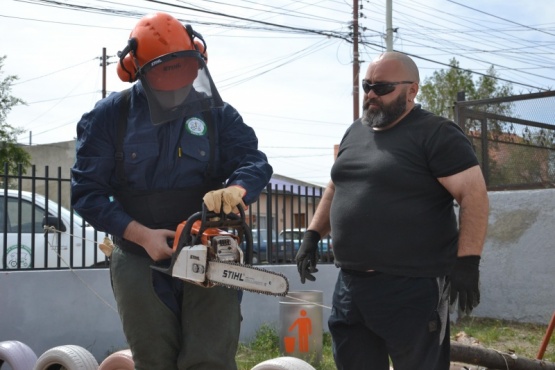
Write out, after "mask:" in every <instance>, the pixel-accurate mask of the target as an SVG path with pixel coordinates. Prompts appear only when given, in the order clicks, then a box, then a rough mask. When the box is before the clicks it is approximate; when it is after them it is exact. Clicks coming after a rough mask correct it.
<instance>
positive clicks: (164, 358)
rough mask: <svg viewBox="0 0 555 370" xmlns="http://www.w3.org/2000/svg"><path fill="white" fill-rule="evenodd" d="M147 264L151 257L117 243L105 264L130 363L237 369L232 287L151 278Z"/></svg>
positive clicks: (158, 369)
mask: <svg viewBox="0 0 555 370" xmlns="http://www.w3.org/2000/svg"><path fill="white" fill-rule="evenodd" d="M151 264H152V260H151V259H150V258H146V257H143V256H139V255H136V254H133V253H129V252H124V251H122V250H121V249H119V248H117V247H116V248H115V249H114V252H113V254H112V260H111V264H110V272H111V275H112V285H113V290H114V295H115V298H116V303H117V306H118V311H119V314H120V318H121V321H122V324H123V331H124V334H125V337H126V339H127V342H128V344H129V348H130V349H131V352H132V354H133V360H134V362H135V369H136V370H187V369H195V370H236V369H237V365H236V363H235V354H236V352H237V346H238V342H239V330H240V322H241V313H240V304H239V298H238V294H237V291H235V290H233V289H228V288H223V287H215V288H203V287H200V286H197V285H194V284H189V283H181V282H179V281H176V279H167V278H160V276H158V277H157V278H156V279H154V280H155V282H153V274H158V273H159V272H156V271H153V270H152V269H151V268H150V265H151ZM172 280H173V281H172ZM154 283H155V284H156V291H155V289H154V286H153V284H154ZM177 286H179V289H176V287H177ZM172 294H173V296H172ZM160 297H163V300H164V302H162V300H161V299H160ZM172 299H173V301H174V303H173V304H172V303H171V301H172ZM170 307H171V308H170Z"/></svg>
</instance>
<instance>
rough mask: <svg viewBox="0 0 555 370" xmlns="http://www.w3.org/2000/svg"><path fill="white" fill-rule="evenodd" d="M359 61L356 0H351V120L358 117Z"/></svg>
mask: <svg viewBox="0 0 555 370" xmlns="http://www.w3.org/2000/svg"><path fill="white" fill-rule="evenodd" d="M359 74H360V62H359V54H358V0H353V121H356V120H357V119H358V118H359V116H360V115H359V109H360V107H359V106H360V98H359V91H360V90H359V89H360V76H359Z"/></svg>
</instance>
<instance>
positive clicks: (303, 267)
mask: <svg viewBox="0 0 555 370" xmlns="http://www.w3.org/2000/svg"><path fill="white" fill-rule="evenodd" d="M319 241H320V234H318V233H317V232H316V231H314V230H306V232H305V233H304V236H303V242H302V243H301V246H300V247H299V251H298V252H297V256H296V257H295V261H297V270H299V275H301V283H303V284H304V282H305V280H310V281H315V280H316V278H315V277H314V275H312V273H314V272H318V269H317V268H316V263H317V262H318V242H319Z"/></svg>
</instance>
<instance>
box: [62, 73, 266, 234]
mask: <svg viewBox="0 0 555 370" xmlns="http://www.w3.org/2000/svg"><path fill="white" fill-rule="evenodd" d="M121 101H122V94H121V93H113V94H111V95H110V96H108V97H107V98H105V99H103V100H101V101H99V102H98V103H97V104H96V105H95V107H94V109H93V110H92V111H90V112H88V113H86V114H84V115H83V117H82V118H81V120H80V121H79V123H78V124H77V144H76V162H75V164H74V166H73V168H72V205H73V207H74V209H75V210H76V211H77V212H78V213H79V214H80V215H81V216H82V217H83V218H84V219H85V220H87V221H88V222H89V223H90V224H91V225H92V226H94V227H95V228H96V229H98V230H100V231H104V232H107V233H109V234H111V235H114V236H117V237H122V236H123V232H124V231H125V229H126V227H127V225H128V224H129V223H130V222H131V221H132V218H131V216H129V215H128V214H127V213H126V212H125V211H124V210H123V208H122V207H121V205H120V204H119V203H118V202H117V201H114V200H113V195H114V193H115V192H116V189H117V188H118V186H119V185H118V182H117V178H116V161H115V153H116V150H117V130H118V127H117V126H118V116H119V114H120V104H121ZM211 117H212V118H211V121H212V124H213V125H215V131H216V134H215V138H216V148H215V160H214V161H213V163H214V171H213V172H212V173H213V174H214V175H215V176H216V178H217V180H218V181H221V182H225V184H226V186H230V185H240V186H242V187H243V188H245V189H246V191H247V193H246V195H245V197H244V201H245V203H246V204H250V203H252V202H254V201H256V199H257V197H258V195H259V194H260V192H261V191H262V190H263V189H264V188H265V186H266V185H267V183H268V182H269V180H270V178H271V175H272V173H273V171H272V167H271V166H270V165H269V163H268V161H267V157H266V155H265V154H264V153H262V152H261V151H259V150H258V139H257V137H256V135H255V133H254V130H253V129H252V128H251V127H249V126H247V125H246V124H245V123H244V122H243V119H242V117H241V116H240V115H239V113H238V112H237V111H236V110H235V109H234V108H233V107H232V106H231V105H229V104H227V103H225V104H224V106H223V107H222V108H218V109H212V110H211ZM204 121H205V120H204V117H203V115H202V114H198V115H195V116H190V117H185V118H183V119H178V120H174V121H171V122H168V123H163V124H160V125H153V124H152V123H151V120H150V115H149V110H148V103H147V100H146V96H145V94H144V91H143V89H142V86H141V84H140V82H137V83H136V84H135V85H133V87H132V89H131V98H130V108H129V116H128V121H127V131H126V135H125V139H124V145H123V152H124V169H125V171H124V172H125V176H126V179H127V185H128V186H129V187H130V188H131V189H136V190H166V189H182V188H188V187H195V186H200V185H202V184H203V182H204V181H205V180H206V169H207V167H208V164H209V157H210V145H209V140H208V136H207V134H208V130H207V126H206V122H204ZM213 179H214V178H213ZM176 206H179V205H177V204H176ZM199 207H200V203H199ZM199 210H200V209H199Z"/></svg>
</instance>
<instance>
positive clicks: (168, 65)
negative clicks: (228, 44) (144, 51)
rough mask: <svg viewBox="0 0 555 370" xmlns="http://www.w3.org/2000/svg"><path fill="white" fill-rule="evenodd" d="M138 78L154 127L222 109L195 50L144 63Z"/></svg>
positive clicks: (199, 55)
mask: <svg viewBox="0 0 555 370" xmlns="http://www.w3.org/2000/svg"><path fill="white" fill-rule="evenodd" d="M138 74H139V79H140V80H141V83H142V85H143V88H144V90H145V93H146V96H147V100H148V107H149V109H150V118H151V120H152V123H154V124H155V125H157V124H160V123H164V122H168V121H172V120H174V119H178V118H183V117H185V116H191V115H195V114H197V113H200V112H202V111H207V110H210V109H211V108H216V107H221V106H223V101H222V98H221V97H220V94H219V93H218V90H217V89H216V86H215V85H214V81H212V77H211V76H210V73H209V72H208V68H207V67H206V63H205V62H204V59H203V58H202V56H201V54H200V53H199V52H198V51H196V50H187V51H180V52H176V53H170V54H166V55H163V56H161V57H159V58H156V59H154V60H151V61H150V62H148V63H146V64H145V65H144V66H143V67H141V68H140V69H139V73H138Z"/></svg>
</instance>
